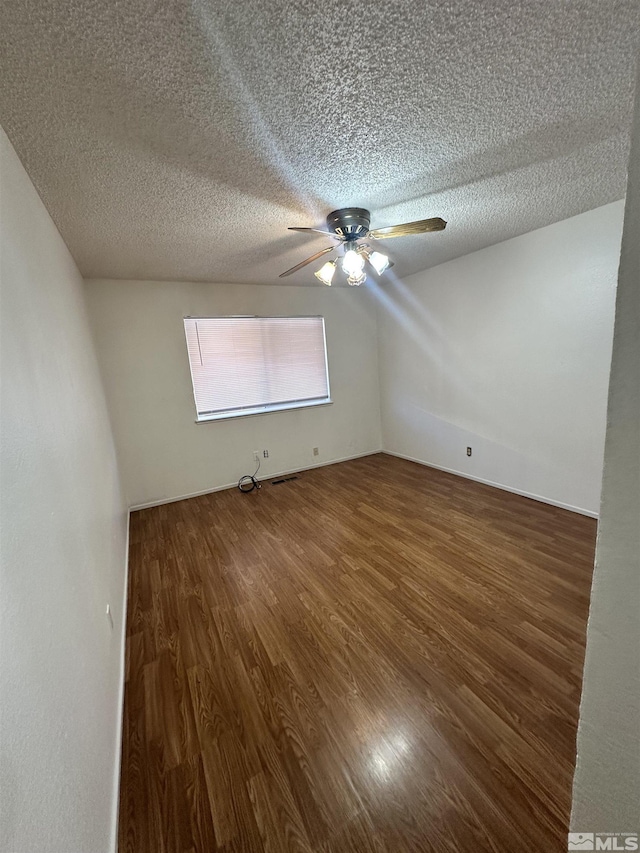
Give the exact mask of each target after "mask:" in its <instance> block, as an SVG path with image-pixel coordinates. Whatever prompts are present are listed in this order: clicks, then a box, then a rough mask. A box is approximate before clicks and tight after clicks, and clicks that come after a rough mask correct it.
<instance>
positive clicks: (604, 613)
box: [571, 78, 640, 832]
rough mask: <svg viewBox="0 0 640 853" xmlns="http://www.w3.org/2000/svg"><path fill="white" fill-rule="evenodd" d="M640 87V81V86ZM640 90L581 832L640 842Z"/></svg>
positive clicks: (587, 679) (580, 781) (577, 813)
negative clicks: (630, 835) (632, 835)
mask: <svg viewBox="0 0 640 853" xmlns="http://www.w3.org/2000/svg"><path fill="white" fill-rule="evenodd" d="M639 83H640V78H639ZM639 233H640V86H639V87H638V88H637V93H636V114H635V124H634V131H633V142H632V149H631V160H630V164H629V184H628V188H627V207H626V211H625V222H624V236H623V240H622V255H621V258H620V275H619V279H618V295H617V302H616V321H615V332H614V339H613V360H612V363H611V381H610V386H609V408H608V412H607V420H608V423H607V438H606V448H605V462H604V478H603V483H602V505H601V509H600V524H599V527H598V543H597V548H596V566H595V571H594V575H593V587H592V590H591V608H590V612H589V624H588V630H587V653H586V659H585V668H584V678H583V689H582V703H581V707H580V726H579V730H578V758H577V765H576V775H575V780H574V788H573V811H572V816H571V826H572V829H573V830H574V831H575V832H640V240H639V239H638V234H639Z"/></svg>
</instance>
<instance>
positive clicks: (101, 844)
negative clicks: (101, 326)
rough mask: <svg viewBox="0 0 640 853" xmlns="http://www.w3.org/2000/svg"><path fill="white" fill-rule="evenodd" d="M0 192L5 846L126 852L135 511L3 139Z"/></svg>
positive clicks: (51, 234)
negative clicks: (117, 812)
mask: <svg viewBox="0 0 640 853" xmlns="http://www.w3.org/2000/svg"><path fill="white" fill-rule="evenodd" d="M0 193H1V207H0V279H1V285H2V288H1V297H2V302H1V309H2V318H1V332H2V389H1V405H2V409H1V415H2V420H1V428H2V443H1V446H2V450H1V456H0V466H1V468H0V472H1V476H2V494H1V502H0V532H1V536H2V538H1V548H2V550H1V562H0V586H1V590H0V714H1V717H0V746H1V750H0V786H1V792H0V800H1V806H0V809H1V813H0V850H2V851H6V853H47V851H56V853H70V851H73V853H99V851H106V850H114V849H115V837H114V835H113V830H114V827H115V821H114V804H115V800H114V793H115V787H114V781H115V778H116V772H117V769H118V768H117V767H116V764H117V755H118V750H119V740H120V738H119V722H120V705H121V697H120V685H121V680H122V671H121V665H122V624H123V612H122V611H123V599H124V582H125V577H124V575H125V553H126V513H125V510H124V503H123V500H122V498H121V493H120V488H119V484H118V476H117V470H116V459H115V453H114V447H113V442H112V438H111V433H110V427H109V418H108V415H107V410H106V405H105V400H104V396H103V392H102V388H101V383H100V377H99V372H98V367H97V363H96V359H95V355H94V351H93V347H92V341H91V336H90V329H89V324H88V320H87V316H86V310H85V303H84V294H83V290H84V288H83V282H82V279H81V277H80V274H79V273H78V270H77V268H76V266H75V264H74V262H73V260H72V258H71V256H70V254H69V252H68V251H67V248H66V247H65V245H64V243H63V241H62V239H61V237H60V235H59V234H58V232H57V230H56V228H55V226H54V224H53V222H52V221H51V219H50V217H49V215H48V213H47V212H46V210H45V208H44V206H43V204H42V202H41V201H40V199H39V197H38V195H37V193H36V191H35V189H34V187H33V186H32V184H31V182H30V181H29V178H28V177H27V174H26V172H25V171H24V169H23V168H22V166H21V164H20V162H19V160H18V158H17V156H16V154H15V152H14V151H13V149H12V147H11V145H10V143H9V141H8V140H7V138H6V136H5V135H4V133H3V132H2V131H0ZM107 602H109V603H110V604H111V606H112V608H113V618H114V628H113V630H111V628H110V626H109V624H108V622H107V618H106V615H105V608H106V605H107Z"/></svg>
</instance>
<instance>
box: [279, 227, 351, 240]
mask: <svg viewBox="0 0 640 853" xmlns="http://www.w3.org/2000/svg"><path fill="white" fill-rule="evenodd" d="M287 230H288V231H302V232H305V233H306V232H309V231H311V232H313V233H315V234H324V235H325V237H333V239H334V240H342V237H341V236H340V235H339V234H334V233H333V231H323V229H322V228H288V229H287Z"/></svg>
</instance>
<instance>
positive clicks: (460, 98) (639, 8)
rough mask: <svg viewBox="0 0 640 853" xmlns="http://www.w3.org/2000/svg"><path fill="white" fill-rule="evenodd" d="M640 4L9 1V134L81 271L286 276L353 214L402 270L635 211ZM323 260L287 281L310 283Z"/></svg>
mask: <svg viewBox="0 0 640 853" xmlns="http://www.w3.org/2000/svg"><path fill="white" fill-rule="evenodd" d="M639 25H640V5H639V4H638V2H637V0H620V2H608V3H605V2H602V0H571V1H570V2H569V0H563V2H560V0H487V2H481V0H474V1H473V2H470V0H444V2H442V0H438V2H434V0H427V2H424V0H421V2H417V0H398V2H393V0H385V1H384V2H382V0H376V1H375V2H371V0H370V2H366V0H363V2H360V3H355V2H351V0H325V2H308V0H287V2H284V0H260V2H258V0H237V1H236V2H221V0H206V2H205V0H191V2H189V0H148V2H142V0H128V2H114V0H13V2H9V3H5V4H4V5H3V6H2V11H1V12H0V56H1V59H0V75H1V84H0V85H1V92H0V122H1V123H2V125H3V126H4V128H5V130H6V132H7V134H8V135H9V137H10V139H11V140H12V142H13V144H14V145H15V147H16V149H17V151H18V153H19V155H20V157H21V158H22V160H23V162H24V164H25V166H26V167H27V169H28V171H29V174H30V175H31V177H32V179H33V181H34V183H35V184H36V186H37V188H38V190H39V192H40V194H41V196H42V198H43V200H44V202H45V204H46V205H47V207H48V209H49V211H50V212H51V214H52V216H53V218H54V219H55V221H56V223H57V225H58V227H59V229H60V231H61V233H62V235H63V237H64V239H65V240H66V242H67V244H68V246H69V248H70V249H71V252H72V253H73V255H74V257H75V259H76V260H77V262H78V264H79V266H80V269H81V271H82V273H83V274H84V275H85V276H96V277H111V278H149V279H195V280H212V281H228V282H258V283H266V284H269V283H273V282H276V281H277V280H278V279H277V276H278V273H279V272H282V271H283V270H285V269H287V268H288V267H289V266H292V265H293V264H295V263H297V262H298V261H300V260H302V259H303V258H305V257H306V256H307V255H309V254H311V253H312V252H315V251H317V250H318V249H319V248H322V247H323V246H324V245H326V238H323V237H320V236H318V237H317V238H315V237H312V238H310V237H308V236H305V235H300V234H294V233H292V232H287V230H286V228H287V226H288V225H313V224H322V222H323V218H324V216H325V215H326V214H327V213H328V212H329V211H330V210H332V209H334V208H336V207H340V206H343V205H358V206H364V207H368V208H370V210H371V211H372V214H373V217H372V223H373V225H374V226H383V225H388V224H393V223H396V222H405V221H408V220H412V219H418V218H423V217H426V216H436V215H437V216H442V217H444V218H445V219H446V220H447V221H448V223H449V225H448V228H447V230H446V231H445V232H444V233H441V234H431V235H423V236H417V237H404V238H400V239H397V240H393V241H388V242H385V243H384V244H382V243H381V244H380V246H381V247H382V246H383V245H384V246H385V247H386V250H388V251H389V252H390V253H391V255H392V257H393V258H394V260H395V261H396V268H395V272H397V273H398V274H399V275H406V274H409V273H413V272H416V271H417V270H421V269H424V268H426V267H429V266H433V265H435V264H439V263H442V262H443V261H446V260H449V259H451V258H454V257H457V256H459V255H462V254H465V253H467V252H471V251H474V250H475V249H478V248H480V247H483V246H487V245H489V244H491V243H495V242H497V241H500V240H504V239H506V238H508V237H513V236H515V235H517V234H521V233H523V232H526V231H530V230H532V229H534V228H539V227H541V226H543V225H548V224H549V223H551V222H554V221H557V220H560V219H564V218H566V217H569V216H572V215H574V214H577V213H580V212H582V211H585V210H588V209H590V208H593V207H596V206H598V205H601V204H605V203H607V202H610V201H613V200H614V199H618V198H621V197H622V196H623V194H624V189H625V172H626V157H627V147H628V134H629V124H630V114H631V96H632V87H633V66H634V59H635V53H636V50H637V46H638V31H639ZM317 266H319V264H316V265H314V266H310V267H308V268H306V269H305V270H303V271H301V272H299V273H297V274H296V275H293V276H291V278H288V279H286V280H285V281H286V282H287V283H291V284H311V283H316V282H315V279H314V278H313V274H312V273H313V270H314V269H316V268H317Z"/></svg>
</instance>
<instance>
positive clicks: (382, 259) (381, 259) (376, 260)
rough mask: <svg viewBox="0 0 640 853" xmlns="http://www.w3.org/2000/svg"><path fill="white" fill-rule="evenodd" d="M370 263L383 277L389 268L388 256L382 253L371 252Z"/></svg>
mask: <svg viewBox="0 0 640 853" xmlns="http://www.w3.org/2000/svg"><path fill="white" fill-rule="evenodd" d="M369 263H370V264H371V266H372V267H373V268H374V270H375V271H376V272H377V273H378V275H382V273H383V272H384V271H385V270H386V269H388V267H389V258H388V257H387V256H386V255H383V254H382V252H371V254H370V255H369Z"/></svg>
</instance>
